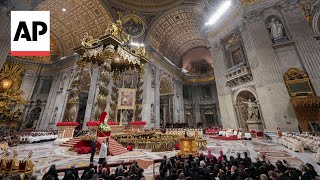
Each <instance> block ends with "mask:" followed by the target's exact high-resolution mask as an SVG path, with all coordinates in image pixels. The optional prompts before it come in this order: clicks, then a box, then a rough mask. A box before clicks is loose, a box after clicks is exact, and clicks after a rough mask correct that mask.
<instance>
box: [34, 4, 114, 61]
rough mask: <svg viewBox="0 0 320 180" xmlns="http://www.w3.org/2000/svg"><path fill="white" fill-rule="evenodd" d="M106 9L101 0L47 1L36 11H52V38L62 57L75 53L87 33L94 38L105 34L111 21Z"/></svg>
mask: <svg viewBox="0 0 320 180" xmlns="http://www.w3.org/2000/svg"><path fill="white" fill-rule="evenodd" d="M105 8H106V7H105V6H104V5H103V3H102V2H101V1H100V0H46V1H44V2H42V3H40V4H39V5H38V6H37V7H36V8H35V9H34V10H50V13H51V16H50V20H51V25H50V26H51V36H52V37H53V38H54V39H55V40H56V41H57V44H59V49H60V57H62V56H67V55H70V54H72V53H73V48H75V47H77V46H79V45H80V39H81V38H82V37H83V35H84V34H85V32H89V34H90V35H92V36H94V37H98V36H100V35H102V34H103V33H104V30H105V29H106V26H107V23H108V22H109V21H111V18H110V17H111V16H110V14H109V12H108V11H107V10H106V9H105ZM62 9H65V10H66V11H63V10H62Z"/></svg>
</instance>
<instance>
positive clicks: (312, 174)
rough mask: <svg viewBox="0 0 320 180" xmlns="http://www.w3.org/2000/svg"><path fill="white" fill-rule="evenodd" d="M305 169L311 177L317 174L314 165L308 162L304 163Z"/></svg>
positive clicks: (313, 177)
mask: <svg viewBox="0 0 320 180" xmlns="http://www.w3.org/2000/svg"><path fill="white" fill-rule="evenodd" d="M306 166H307V171H308V172H309V173H310V174H311V176H312V179H315V177H316V176H318V173H317V172H316V171H315V170H314V167H313V166H312V165H311V164H310V163H306Z"/></svg>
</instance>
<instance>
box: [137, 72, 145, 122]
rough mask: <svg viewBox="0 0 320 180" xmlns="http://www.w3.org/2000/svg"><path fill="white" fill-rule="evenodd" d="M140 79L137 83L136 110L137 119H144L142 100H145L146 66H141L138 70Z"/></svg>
mask: <svg viewBox="0 0 320 180" xmlns="http://www.w3.org/2000/svg"><path fill="white" fill-rule="evenodd" d="M138 73H139V79H138V85H137V93H136V111H135V121H141V120H142V115H141V112H142V100H143V75H144V66H141V67H140V69H139V70H138Z"/></svg>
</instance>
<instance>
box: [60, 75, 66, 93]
mask: <svg viewBox="0 0 320 180" xmlns="http://www.w3.org/2000/svg"><path fill="white" fill-rule="evenodd" d="M66 79H67V77H66V76H62V77H61V82H60V87H59V91H60V92H62V91H63V87H64V84H65V80H66Z"/></svg>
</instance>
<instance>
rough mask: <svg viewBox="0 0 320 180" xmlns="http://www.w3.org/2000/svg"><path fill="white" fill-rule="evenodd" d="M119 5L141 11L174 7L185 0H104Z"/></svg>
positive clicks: (154, 10)
mask: <svg viewBox="0 0 320 180" xmlns="http://www.w3.org/2000/svg"><path fill="white" fill-rule="evenodd" d="M105 1H106V2H108V1H111V2H112V3H114V4H117V5H119V6H121V7H124V8H127V9H130V10H133V11H143V12H156V11H164V10H167V9H170V8H172V7H176V6H177V5H179V4H181V3H182V2H184V1H186V0H105Z"/></svg>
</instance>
